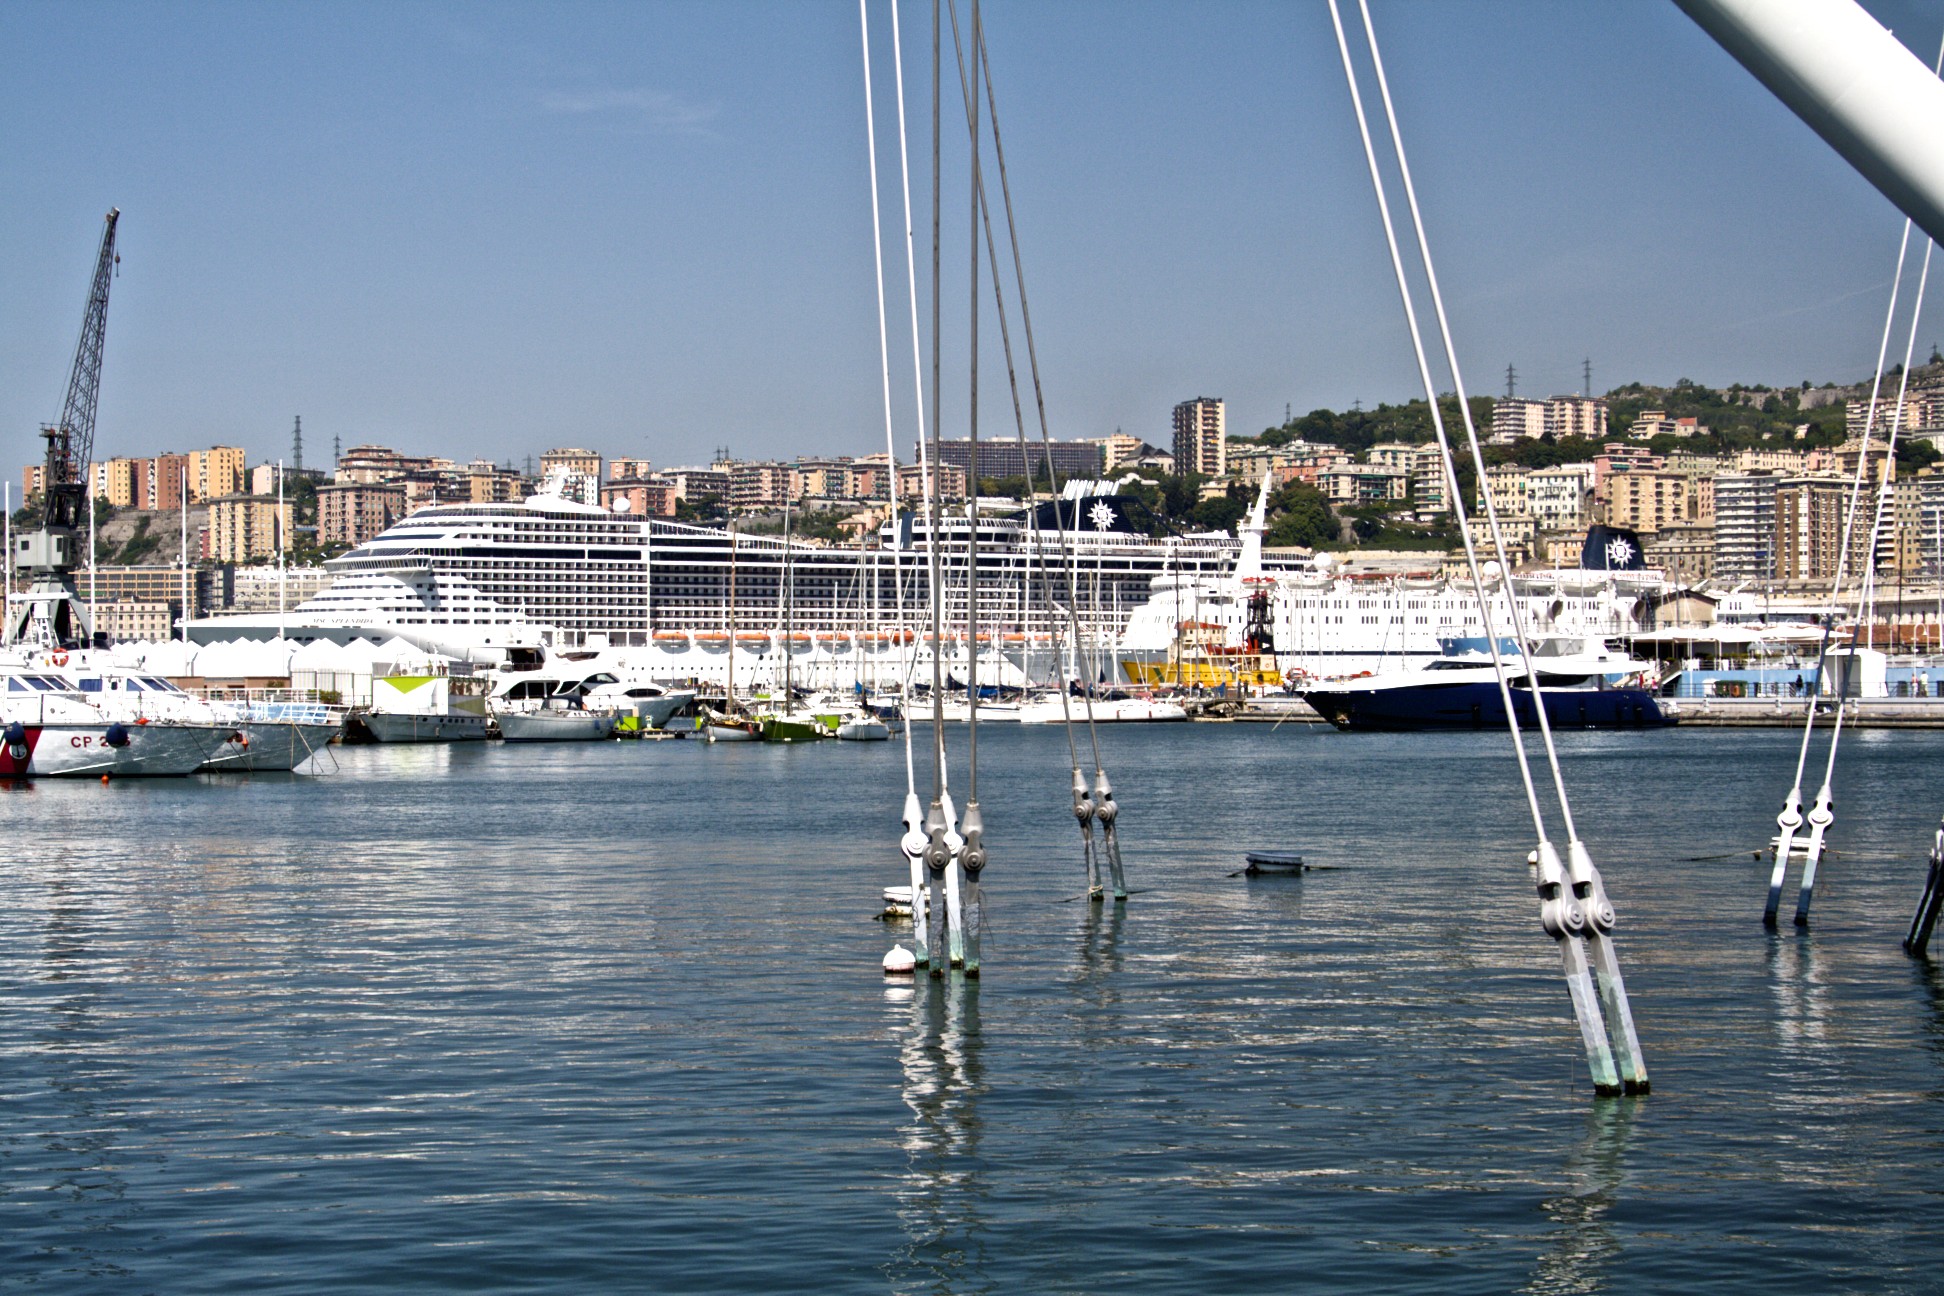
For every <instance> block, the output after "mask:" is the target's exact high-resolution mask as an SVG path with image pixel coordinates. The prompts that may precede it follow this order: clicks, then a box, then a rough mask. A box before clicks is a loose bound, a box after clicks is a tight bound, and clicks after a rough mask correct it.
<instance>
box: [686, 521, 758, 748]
mask: <svg viewBox="0 0 1944 1296" xmlns="http://www.w3.org/2000/svg"><path fill="white" fill-rule="evenodd" d="M728 622H729V673H728V675H727V676H726V677H725V679H726V682H725V683H724V684H723V687H722V710H720V711H716V710H713V709H708V708H705V709H704V710H703V712H702V715H701V717H700V718H699V719H697V721H696V726H697V727H698V728H700V729H701V730H702V736H703V737H705V738H707V739H708V740H709V741H710V742H712V743H721V742H756V741H757V740H758V739H759V738H760V737H761V736H762V731H761V729H760V728H759V727H758V726H757V725H756V724H755V723H754V722H753V721H751V720H749V719H747V718H745V717H743V716H741V715H739V714H737V711H736V519H735V518H734V517H731V518H730V519H729V616H728Z"/></svg>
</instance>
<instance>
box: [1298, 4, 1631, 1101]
mask: <svg viewBox="0 0 1944 1296" xmlns="http://www.w3.org/2000/svg"><path fill="white" fill-rule="evenodd" d="M1359 7H1360V9H1361V10H1362V15H1363V25H1364V35H1365V40H1366V42H1367V44H1368V46H1369V51H1370V57H1371V62H1372V65H1373V67H1374V68H1375V70H1376V75H1377V84H1378V87H1379V90H1380V92H1381V94H1382V98H1383V102H1384V108H1385V112H1386V115H1387V118H1388V121H1389V125H1390V133H1391V142H1392V145H1393V148H1394V150H1395V152H1396V158H1397V165H1398V170H1399V174H1400V177H1401V179H1402V182H1403V186H1404V192H1405V195H1406V198H1407V200H1408V203H1409V207H1410V211H1411V217H1412V221H1413V225H1414V227H1415V230H1416V234H1417V244H1418V253H1419V257H1420V260H1421V262H1422V269H1423V272H1424V275H1425V278H1426V281H1427V284H1428V286H1429V290H1430V293H1431V300H1432V303H1433V305H1434V308H1435V311H1436V316H1437V322H1438V326H1439V330H1440V333H1441V336H1442V338H1443V341H1444V350H1445V358H1446V361H1447V363H1448V364H1449V365H1450V369H1451V373H1452V379H1453V389H1454V392H1455V394H1456V396H1457V402H1458V408H1459V412H1460V414H1461V416H1462V417H1463V420H1464V425H1465V431H1466V436H1467V440H1468V442H1469V444H1470V448H1471V451H1472V457H1473V461H1474V464H1475V465H1476V466H1477V468H1478V475H1479V480H1480V481H1481V482H1482V481H1484V480H1485V474H1484V471H1483V453H1482V451H1481V450H1480V448H1479V445H1478V437H1477V429H1476V428H1475V427H1474V426H1473V423H1472V420H1471V417H1470V410H1469V408H1468V407H1467V405H1466V402H1465V395H1464V388H1463V385H1462V381H1461V379H1460V377H1459V369H1458V365H1457V360H1456V353H1455V350H1454V349H1453V345H1452V340H1451V330H1450V326H1449V322H1448V320H1447V319H1446V316H1445V312H1444V306H1443V299H1442V296H1441V294H1440V293H1439V290H1438V285H1437V276H1436V273H1435V271H1434V269H1433V266H1432V261H1431V256H1430V249H1429V244H1428V242H1427V241H1426V237H1425V233H1424V226H1423V219H1422V216H1421V214H1420V212H1419V209H1418V205H1417V197H1416V192H1415V190H1414V188H1413V187H1412V184H1411V179H1410V169H1409V166H1408V163H1407V162H1406V161H1405V156H1404V148H1403V140H1402V136H1401V134H1400V133H1399V129H1398V125H1397V119H1396V112H1395V109H1394V107H1393V106H1392V104H1391V100H1390V92H1389V86H1388V83H1387V82H1386V80H1385V78H1384V73H1383V62H1382V58H1381V56H1380V54H1379V53H1378V48H1377V38H1376V32H1375V30H1374V28H1373V27H1372V25H1371V22H1370V11H1369V7H1368V4H1367V3H1366V2H1365V0H1359ZM1330 19H1331V22H1332V24H1333V26H1334V27H1335V30H1336V37H1337V49H1338V52H1339V54H1340V55H1341V57H1342V60H1343V69H1344V76H1345V78H1346V80H1347V81H1348V83H1349V87H1350V97H1351V103H1352V105H1353V107H1354V109H1355V112H1356V116H1357V126H1358V131H1359V133H1360V135H1361V136H1362V141H1363V146H1364V157H1365V161H1366V162H1367V163H1368V165H1369V168H1370V177H1371V183H1372V186H1373V188H1374V189H1375V191H1376V195H1377V205H1378V211H1379V213H1380V215H1381V217H1382V220H1383V225H1384V235H1385V241H1386V243H1387V244H1388V247H1389V251H1390V256H1391V265H1392V269H1393V271H1394V272H1395V274H1396V278H1397V286H1398V292H1399V295H1400V297H1401V298H1402V299H1403V304H1404V314H1405V321H1406V323H1407V325H1408V326H1409V330H1410V333H1411V342H1412V347H1413V349H1414V351H1415V354H1416V359H1417V364H1418V373H1419V377H1420V378H1421V379H1422V380H1423V382H1424V387H1425V397H1426V400H1427V402H1428V405H1429V410H1430V415H1431V421H1432V428H1433V431H1434V432H1435V434H1436V437H1437V441H1438V447H1439V452H1440V455H1441V457H1442V459H1443V463H1444V468H1445V478H1446V485H1447V487H1448V488H1449V489H1450V491H1451V499H1452V506H1453V510H1454V514H1455V517H1456V520H1457V522H1458V526H1459V532H1460V535H1461V536H1462V537H1463V540H1464V547H1465V558H1466V565H1467V567H1468V568H1469V569H1470V572H1471V578H1472V588H1473V592H1474V594H1475V595H1476V596H1477V598H1478V601H1479V614H1480V620H1481V623H1482V625H1483V628H1484V630H1485V638H1486V645H1487V647H1488V649H1489V650H1490V653H1491V658H1492V666H1493V674H1494V675H1495V676H1496V678H1497V681H1498V687H1499V696H1500V699H1501V701H1502V703H1503V705H1504V707H1505V714H1506V724H1507V728H1508V730H1509V731H1510V734H1511V737H1512V748H1513V753H1514V756H1515V758H1516V760H1517V763H1518V767H1519V775H1520V780H1521V782H1522V784H1523V787H1524V790H1525V794H1526V804H1527V807H1528V809H1529V810H1530V811H1531V814H1532V820H1533V826H1534V828H1535V830H1536V832H1537V834H1538V839H1539V840H1538V845H1537V847H1536V848H1535V849H1534V850H1533V852H1532V854H1531V856H1530V862H1531V863H1532V865H1533V868H1534V872H1535V875H1536V879H1537V882H1538V886H1539V893H1540V897H1541V909H1540V917H1541V923H1542V925H1543V926H1544V928H1545V930H1546V932H1547V934H1549V935H1551V936H1552V937H1553V938H1554V940H1555V941H1556V942H1557V943H1558V945H1559V949H1560V957H1561V962H1562V965H1563V967H1564V970H1565V974H1566V982H1567V989H1568V992H1569V994H1570V996H1571V998H1572V1003H1573V1010H1574V1016H1575V1017H1576V1019H1577V1020H1578V1023H1579V1027H1580V1035H1581V1039H1582V1042H1583V1044H1584V1046H1585V1048H1586V1053H1587V1063H1588V1067H1589V1070H1590V1071H1591V1073H1592V1076H1593V1084H1594V1090H1595V1092H1596V1093H1598V1094H1600V1095H1603V1096H1604V1095H1610V1094H1617V1093H1620V1092H1623V1091H1625V1092H1639V1093H1644V1092H1646V1090H1647V1087H1648V1084H1647V1075H1646V1069H1645V1066H1644V1064H1643V1063H1642V1062H1641V1059H1640V1053H1639V1044H1638V1041H1637V1039H1636V1038H1635V1035H1634V1029H1633V1020H1632V1013H1631V1009H1630V1006H1629V1004H1628V1002H1627V998H1626V992H1625V988H1624V985H1623V983H1622V982H1621V979H1620V975H1619V967H1618V963H1617V960H1616V959H1615V957H1614V955H1613V951H1612V947H1611V944H1610V942H1608V941H1607V940H1606V939H1605V932H1606V931H1607V930H1609V929H1610V928H1611V926H1612V923H1613V913H1612V909H1611V907H1610V906H1609V905H1607V903H1606V900H1605V895H1604V893H1603V891H1602V889H1601V884H1600V880H1599V874H1598V871H1597V870H1596V869H1594V868H1593V866H1592V861H1591V859H1590V857H1589V856H1588V854H1587V852H1586V850H1585V848H1584V847H1583V846H1582V845H1581V844H1580V843H1579V840H1578V838H1577V836H1576V835H1575V834H1574V832H1573V830H1572V827H1571V822H1572V821H1571V814H1570V810H1569V809H1568V808H1567V807H1566V806H1565V804H1564V802H1565V789H1564V784H1563V781H1562V780H1559V779H1558V777H1557V770H1558V767H1557V762H1556V759H1554V760H1553V768H1554V772H1555V780H1556V782H1555V786H1556V789H1557V791H1558V793H1559V797H1560V800H1561V802H1562V805H1561V810H1562V814H1563V815H1564V817H1565V820H1566V823H1567V831H1568V840H1569V850H1568V862H1567V863H1566V864H1564V865H1562V863H1561V861H1560V859H1559V855H1558V852H1557V850H1556V848H1555V847H1554V846H1553V844H1552V843H1551V841H1550V840H1549V838H1548V834H1547V829H1546V823H1545V816H1544V813H1543V811H1542V809H1541V807H1540V804H1539V797H1538V792H1537V789H1536V787H1535V785H1534V782H1533V778H1532V771H1531V766H1530V764H1529V762H1528V760H1527V756H1526V752H1525V744H1524V741H1523V738H1522V736H1521V733H1520V728H1519V723H1518V716H1517V714H1516V712H1515V711H1514V708H1513V705H1512V694H1511V688H1510V684H1509V676H1508V671H1507V668H1506V664H1505V661H1504V655H1503V652H1502V649H1501V645H1500V644H1499V642H1498V636H1497V634H1496V633H1495V632H1494V626H1493V618H1492V611H1491V605H1490V603H1489V602H1488V601H1487V600H1486V597H1485V582H1484V578H1483V575H1482V574H1481V571H1480V568H1479V562H1478V554H1477V548H1476V545H1475V543H1474V540H1473V537H1472V534H1471V528H1470V526H1469V525H1468V523H1467V520H1466V514H1465V508H1464V500H1463V497H1462V495H1461V494H1460V492H1459V490H1458V484H1459V483H1458V472H1457V462H1456V459H1455V458H1454V457H1453V454H1452V450H1451V444H1450V440H1449V438H1448V436H1447V434H1446V431H1445V425H1444V418H1443V413H1442V410H1441V408H1440V406H1439V403H1438V402H1439V397H1438V392H1437V387H1436V384H1435V383H1434V381H1433V380H1432V377H1431V370H1430V364H1429V361H1428V358H1427V356H1426V353H1425V348H1424V340H1423V335H1422V330H1421V328H1420V327H1419V324H1418V318H1417V310H1416V307H1415V305H1414V303H1413V300H1412V292H1411V287H1410V281H1409V278H1408V277H1407V275H1406V273H1405V269H1404V262H1403V256H1402V253H1401V252H1400V250H1399V248H1398V243H1397V234H1396V229H1395V225H1394V222H1393V220H1392V217H1391V211H1390V204H1389V201H1388V199H1387V198H1386V195H1385V184H1384V179H1383V173H1382V170H1381V168H1380V167H1379V165H1378V161H1377V153H1376V148H1375V145H1374V144H1373V142H1372V140H1371V136H1370V126H1369V121H1368V119H1367V117H1366V114H1365V112H1364V106H1363V97H1362V94H1361V92H1360V90H1359V88H1358V83H1357V74H1356V68H1355V64H1354V63H1353V62H1352V60H1351V57H1350V47H1349V42H1348V39H1347V38H1346V36H1345V34H1344V30H1343V20H1342V16H1341V14H1340V12H1339V10H1338V6H1337V0H1330ZM1484 496H1485V515H1486V520H1487V523H1488V526H1489V528H1490V531H1491V534H1492V541H1493V545H1494V548H1495V551H1496V552H1497V553H1498V555H1499V567H1500V571H1499V578H1500V579H1501V581H1502V582H1503V586H1502V588H1503V589H1504V592H1505V596H1506V602H1507V605H1508V606H1509V608H1510V609H1511V615H1512V623H1513V631H1514V634H1515V635H1519V636H1520V638H1521V646H1522V654H1523V655H1525V656H1526V661H1527V666H1526V673H1527V679H1528V682H1529V685H1530V688H1531V691H1532V694H1533V703H1534V705H1533V710H1534V712H1535V713H1536V715H1537V718H1538V720H1539V727H1540V731H1541V734H1542V736H1544V737H1545V739H1546V747H1547V752H1548V756H1549V759H1551V758H1553V753H1552V744H1551V738H1550V730H1549V729H1548V727H1547V725H1546V719H1545V702H1544V698H1543V696H1542V695H1541V693H1540V690H1539V685H1538V672H1537V670H1536V669H1535V668H1533V667H1532V666H1531V664H1530V661H1531V658H1530V655H1529V654H1530V645H1526V644H1524V643H1523V636H1522V634H1521V627H1520V620H1519V615H1518V597H1517V592H1516V591H1515V590H1514V589H1513V587H1512V583H1511V569H1510V566H1509V564H1508V563H1507V562H1506V561H1505V549H1504V541H1503V536H1502V534H1501V533H1500V531H1499V527H1498V519H1497V512H1496V509H1495V508H1494V507H1493V504H1492V501H1491V494H1490V492H1489V491H1486V492H1485V493H1484ZM1589 955H1591V961H1590V962H1589ZM1596 967H1597V969H1598V980H1597V989H1596V981H1595V968H1596ZM1596 996H1597V997H1596ZM1603 1002H1604V1004H1605V1005H1606V1012H1605V1013H1604V1014H1603V1013H1602V1011H1601V1004H1602V1003H1603Z"/></svg>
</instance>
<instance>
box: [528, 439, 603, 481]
mask: <svg viewBox="0 0 1944 1296" xmlns="http://www.w3.org/2000/svg"><path fill="white" fill-rule="evenodd" d="M557 472H566V473H580V474H582V475H583V476H587V477H592V478H594V479H595V480H597V481H598V480H599V479H600V476H601V456H599V455H597V454H595V453H594V452H593V451H592V450H582V449H579V448H578V447H576V448H572V449H553V450H549V451H547V452H546V453H545V454H543V455H541V456H540V476H541V477H543V478H545V477H550V476H552V475H553V474H554V473H557Z"/></svg>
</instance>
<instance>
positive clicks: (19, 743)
mask: <svg viewBox="0 0 1944 1296" xmlns="http://www.w3.org/2000/svg"><path fill="white" fill-rule="evenodd" d="M6 740H7V755H9V756H11V757H12V758H13V762H14V764H16V765H23V764H25V763H26V761H27V726H26V725H24V724H22V723H20V721H18V720H15V721H14V722H13V723H12V724H9V725H8V726H7V732H6Z"/></svg>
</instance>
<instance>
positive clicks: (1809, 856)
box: [1771, 219, 1935, 927]
mask: <svg viewBox="0 0 1944 1296" xmlns="http://www.w3.org/2000/svg"><path fill="white" fill-rule="evenodd" d="M1909 235H1910V221H1909V220H1908V219H1906V220H1905V221H1904V236H1905V238H1906V239H1908V237H1909ZM1934 247H1935V245H1934V244H1932V243H1930V242H1928V241H1926V243H1925V245H1924V264H1923V268H1922V269H1921V270H1920V271H1919V272H1918V275H1917V293H1916V297H1915V298H1914V299H1913V300H1912V302H1911V312H1910V334H1909V337H1908V339H1907V340H1906V342H1905V343H1904V363H1903V378H1902V381H1901V382H1900V384H1899V386H1898V390H1897V407H1896V409H1895V410H1894V411H1893V412H1892V413H1891V417H1890V430H1889V432H1888V433H1887V434H1886V435H1885V437H1884V450H1883V458H1884V476H1883V479H1882V480H1881V481H1879V482H1878V488H1877V492H1876V509H1875V511H1874V512H1873V513H1872V514H1871V518H1870V538H1869V545H1868V547H1867V548H1866V549H1864V550H1863V552H1862V558H1861V561H1862V564H1863V569H1864V574H1863V576H1862V578H1861V580H1860V581H1859V584H1858V589H1857V612H1858V616H1859V619H1861V620H1862V621H1863V622H1864V624H1865V625H1866V626H1867V625H1868V624H1869V621H1868V618H1869V615H1870V611H1869V598H1870V590H1871V586H1872V583H1873V579H1874V577H1875V574H1876V550H1877V542H1878V540H1879V538H1880V537H1881V535H1882V532H1883V512H1884V508H1883V505H1884V500H1885V498H1886V497H1887V496H1888V495H1889V492H1890V482H1889V476H1890V472H1891V470H1892V469H1893V468H1894V467H1895V465H1896V458H1897V434H1898V433H1899V432H1900V431H1902V429H1903V409H1904V397H1905V395H1906V394H1907V393H1908V391H1909V388H1910V360H1911V355H1912V353H1913V352H1914V351H1915V349H1916V345H1917V322H1918V320H1919V318H1921V317H1922V315H1923V313H1924V291H1925V288H1926V287H1927V286H1928V284H1929V280H1930V261H1931V252H1932V250H1933V248H1934ZM1898 277H1899V278H1901V277H1902V275H1901V270H1900V273H1899V276H1898ZM1893 309H1894V306H1893ZM1876 412H1877V411H1876V403H1875V401H1874V399H1873V400H1872V401H1871V408H1870V414H1869V417H1868V418H1866V419H1865V421H1864V432H1863V443H1862V445H1861V447H1860V448H1859V449H1858V451H1857V456H1856V469H1857V478H1856V482H1855V483H1854V485H1853V486H1852V494H1851V497H1850V512H1849V516H1848V518H1846V519H1845V521H1844V524H1843V548H1842V551H1841V552H1840V553H1839V554H1838V555H1837V557H1836V564H1837V566H1836V580H1837V583H1838V588H1840V585H1841V581H1842V578H1843V568H1844V566H1845V564H1846V562H1847V560H1848V557H1849V553H1850V544H1851V541H1852V539H1853V538H1854V528H1855V524H1856V520H1857V514H1858V513H1860V512H1861V505H1862V493H1861V486H1862V482H1863V479H1864V477H1866V476H1867V475H1868V471H1869V462H1870V425H1871V424H1872V423H1873V422H1874V421H1875V418H1876ZM1835 601H1836V594H1834V593H1832V594H1831V596H1830V602H1831V603H1832V604H1833V603H1834V602H1835ZM1827 641H1828V635H1827V633H1825V635H1824V642H1825V643H1827ZM1844 660H1845V663H1846V666H1845V669H1844V671H1843V672H1842V675H1841V678H1842V679H1843V680H1845V681H1847V680H1849V679H1850V678H1851V677H1852V672H1854V671H1856V670H1857V669H1858V668H1859V666H1860V662H1859V660H1858V658H1857V656H1856V636H1855V635H1854V634H1853V633H1852V634H1851V636H1850V651H1849V655H1848V656H1847V657H1846V658H1845V659H1844ZM1816 680H1817V683H1818V684H1820V683H1821V681H1822V670H1821V668H1820V666H1819V667H1818V669H1817V672H1816ZM1847 691H1848V690H1847V689H1846V688H1838V689H1837V691H1836V718H1835V721H1834V722H1833V723H1832V724H1831V725H1830V729H1829V753H1828V757H1827V759H1826V760H1825V762H1824V764H1823V781H1822V787H1821V788H1820V789H1818V790H1817V793H1816V804H1815V805H1814V806H1813V807H1812V808H1811V809H1810V811H1809V841H1808V845H1807V847H1806V848H1805V850H1804V852H1803V864H1802V886H1801V888H1800V889H1799V890H1798V891H1797V893H1796V912H1795V922H1796V926H1798V927H1804V926H1807V925H1808V923H1809V902H1810V901H1811V900H1812V899H1813V898H1814V896H1815V890H1816V866H1817V865H1818V863H1820V861H1821V859H1822V854H1823V849H1824V840H1825V838H1826V837H1827V835H1828V832H1829V826H1830V824H1832V823H1833V822H1834V821H1835V818H1836V811H1835V803H1834V799H1833V784H1834V780H1835V776H1836V748H1837V746H1838V745H1839V744H1840V743H1841V742H1842V740H1843V695H1844V694H1845V693H1846V692H1847ZM1812 697H1813V695H1812ZM1812 710H1813V707H1812ZM1812 722H1813V715H1812ZM1777 858H1778V859H1779V860H1781V861H1783V862H1784V863H1786V862H1787V859H1788V856H1787V855H1784V854H1782V853H1780V852H1778V853H1777ZM1771 917H1773V915H1772V914H1771ZM1771 925H1773V923H1771Z"/></svg>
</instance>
